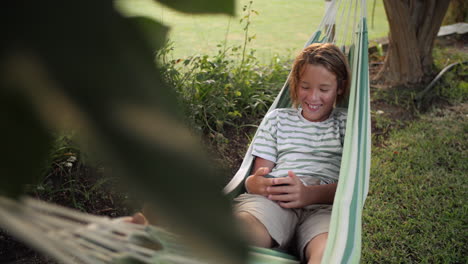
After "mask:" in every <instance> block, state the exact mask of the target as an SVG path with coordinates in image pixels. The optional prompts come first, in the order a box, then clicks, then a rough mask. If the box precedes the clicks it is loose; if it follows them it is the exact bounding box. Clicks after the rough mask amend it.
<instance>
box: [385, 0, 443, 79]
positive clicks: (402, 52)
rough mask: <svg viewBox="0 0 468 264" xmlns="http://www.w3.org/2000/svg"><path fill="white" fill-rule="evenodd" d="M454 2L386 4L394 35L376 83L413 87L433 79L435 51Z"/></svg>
mask: <svg viewBox="0 0 468 264" xmlns="http://www.w3.org/2000/svg"><path fill="white" fill-rule="evenodd" d="M449 3H450V1H446V0H384V7H385V12H386V14H387V18H388V23H389V26H390V33H389V36H388V40H389V46H388V50H387V55H386V57H385V60H384V66H383V67H382V69H381V70H380V72H379V73H378V75H377V77H376V80H377V81H383V82H385V83H387V84H389V85H392V86H396V85H412V84H416V83H419V82H421V81H422V80H423V79H424V77H426V76H429V75H431V73H432V70H433V58H432V48H433V46H434V40H435V38H436V37H437V32H438V31H439V28H440V25H441V23H442V20H443V18H444V15H445V13H446V11H447V8H448V5H449Z"/></svg>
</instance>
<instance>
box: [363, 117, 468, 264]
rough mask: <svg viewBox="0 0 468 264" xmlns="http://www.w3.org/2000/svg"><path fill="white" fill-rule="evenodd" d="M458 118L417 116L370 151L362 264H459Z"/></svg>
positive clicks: (463, 210)
mask: <svg viewBox="0 0 468 264" xmlns="http://www.w3.org/2000/svg"><path fill="white" fill-rule="evenodd" d="M465 110H466V109H465ZM463 112H464V111H463V110H461V111H460V110H457V109H445V110H437V111H434V112H432V113H431V114H429V115H424V116H422V118H421V120H419V121H416V122H413V123H411V124H410V125H409V126H408V127H407V128H405V129H401V130H394V131H393V132H392V133H391V136H390V138H389V139H388V140H387V141H386V144H385V146H383V147H376V148H374V149H373V153H372V168H371V183H370V186H371V188H370V192H369V196H368V198H367V201H366V206H365V210H364V215H363V222H364V226H363V232H364V233H363V257H362V262H363V263H466V261H467V252H468V248H467V245H468V243H467V242H468V241H467V237H466V231H467V230H466V227H467V224H468V223H467V219H468V215H467V212H468V206H467V201H466V197H467V190H466V186H467V184H468V182H467V178H466V177H464V175H466V174H467V172H468V166H467V163H466V156H467V155H468V145H467V142H468V138H467V135H468V133H467V131H468V130H467V129H468V127H467V126H466V124H467V119H466V116H465V114H464V113H463Z"/></svg>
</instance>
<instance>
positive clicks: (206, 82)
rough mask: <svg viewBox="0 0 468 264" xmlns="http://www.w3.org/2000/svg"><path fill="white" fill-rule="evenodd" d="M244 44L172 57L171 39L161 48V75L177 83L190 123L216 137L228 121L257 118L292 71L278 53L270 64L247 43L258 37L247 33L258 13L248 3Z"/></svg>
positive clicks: (231, 124)
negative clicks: (213, 51)
mask: <svg viewBox="0 0 468 264" xmlns="http://www.w3.org/2000/svg"><path fill="white" fill-rule="evenodd" d="M244 12H245V13H246V14H245V16H243V17H242V19H241V20H240V23H241V24H243V25H244V31H245V34H244V38H245V41H244V44H243V45H242V46H228V45H227V44H226V43H222V44H219V45H217V48H218V52H217V54H216V55H214V56H212V57H210V56H208V55H194V56H191V57H188V58H185V59H170V56H171V52H172V50H173V47H172V43H168V44H167V45H166V47H165V48H163V49H161V50H160V52H159V53H158V62H159V63H160V66H161V68H162V69H163V76H164V78H165V79H166V81H167V82H168V83H170V84H171V85H172V86H173V87H175V89H176V91H177V93H178V96H179V99H180V100H179V101H180V102H182V105H183V108H184V110H185V114H186V117H187V121H188V122H189V123H190V124H191V127H194V128H196V129H197V130H198V131H201V132H203V133H205V134H207V133H208V134H211V135H214V136H217V135H218V134H219V133H221V134H222V133H223V132H224V129H225V128H226V127H227V126H232V127H238V126H239V124H241V123H243V124H245V123H257V121H258V119H260V118H262V117H263V116H264V115H265V113H266V111H267V110H268V107H269V106H270V105H271V103H272V102H273V100H274V98H275V97H276V95H277V94H278V92H279V90H280V88H281V85H282V83H283V81H284V80H285V79H286V77H287V74H288V72H289V66H288V64H287V63H286V62H285V61H284V60H282V59H280V57H279V56H274V57H273V59H272V61H271V63H270V65H261V64H260V62H259V60H258V59H257V58H256V56H255V50H253V49H250V50H249V49H248V48H247V47H248V44H249V43H250V42H251V41H252V40H253V39H255V36H254V35H249V33H248V30H249V25H250V19H251V16H252V15H253V14H258V12H256V11H255V10H252V9H251V3H250V5H249V6H244Z"/></svg>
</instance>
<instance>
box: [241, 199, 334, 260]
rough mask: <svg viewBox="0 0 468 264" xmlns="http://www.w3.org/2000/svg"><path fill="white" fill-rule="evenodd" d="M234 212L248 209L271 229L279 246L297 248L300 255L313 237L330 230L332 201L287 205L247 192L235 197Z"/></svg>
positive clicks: (302, 255)
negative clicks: (290, 206)
mask: <svg viewBox="0 0 468 264" xmlns="http://www.w3.org/2000/svg"><path fill="white" fill-rule="evenodd" d="M234 201H236V204H235V206H234V212H235V213H239V212H247V213H250V214H251V215H253V216H254V217H255V218H257V219H258V220H259V221H260V222H261V223H262V224H263V225H264V226H265V227H266V229H267V230H268V233H270V236H271V237H272V238H273V240H274V241H275V242H276V243H277V246H276V247H277V248H279V249H280V250H291V249H294V248H295V249H297V250H298V252H297V253H299V255H300V257H301V259H305V257H304V249H305V247H306V246H307V243H309V241H310V240H312V239H313V238H314V237H316V236H317V235H319V234H322V233H328V229H329V225H330V218H331V212H332V205H328V204H327V205H310V206H307V207H304V208H298V209H286V208H282V207H281V206H279V205H278V204H277V203H276V202H273V201H271V200H269V199H267V198H266V197H264V196H261V195H257V194H248V193H244V194H241V195H239V197H237V198H235V199H234Z"/></svg>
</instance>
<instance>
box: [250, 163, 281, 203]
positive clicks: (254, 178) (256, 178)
mask: <svg viewBox="0 0 468 264" xmlns="http://www.w3.org/2000/svg"><path fill="white" fill-rule="evenodd" d="M269 172H270V169H269V168H267V167H261V168H259V169H258V170H257V171H255V173H254V174H253V175H250V176H249V177H247V179H246V181H245V187H246V189H247V192H248V193H252V194H259V195H263V196H265V197H266V196H268V195H269V193H268V192H267V188H268V187H269V186H271V185H273V181H274V180H275V179H274V178H266V177H265V175H267V174H268V173H269Z"/></svg>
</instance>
